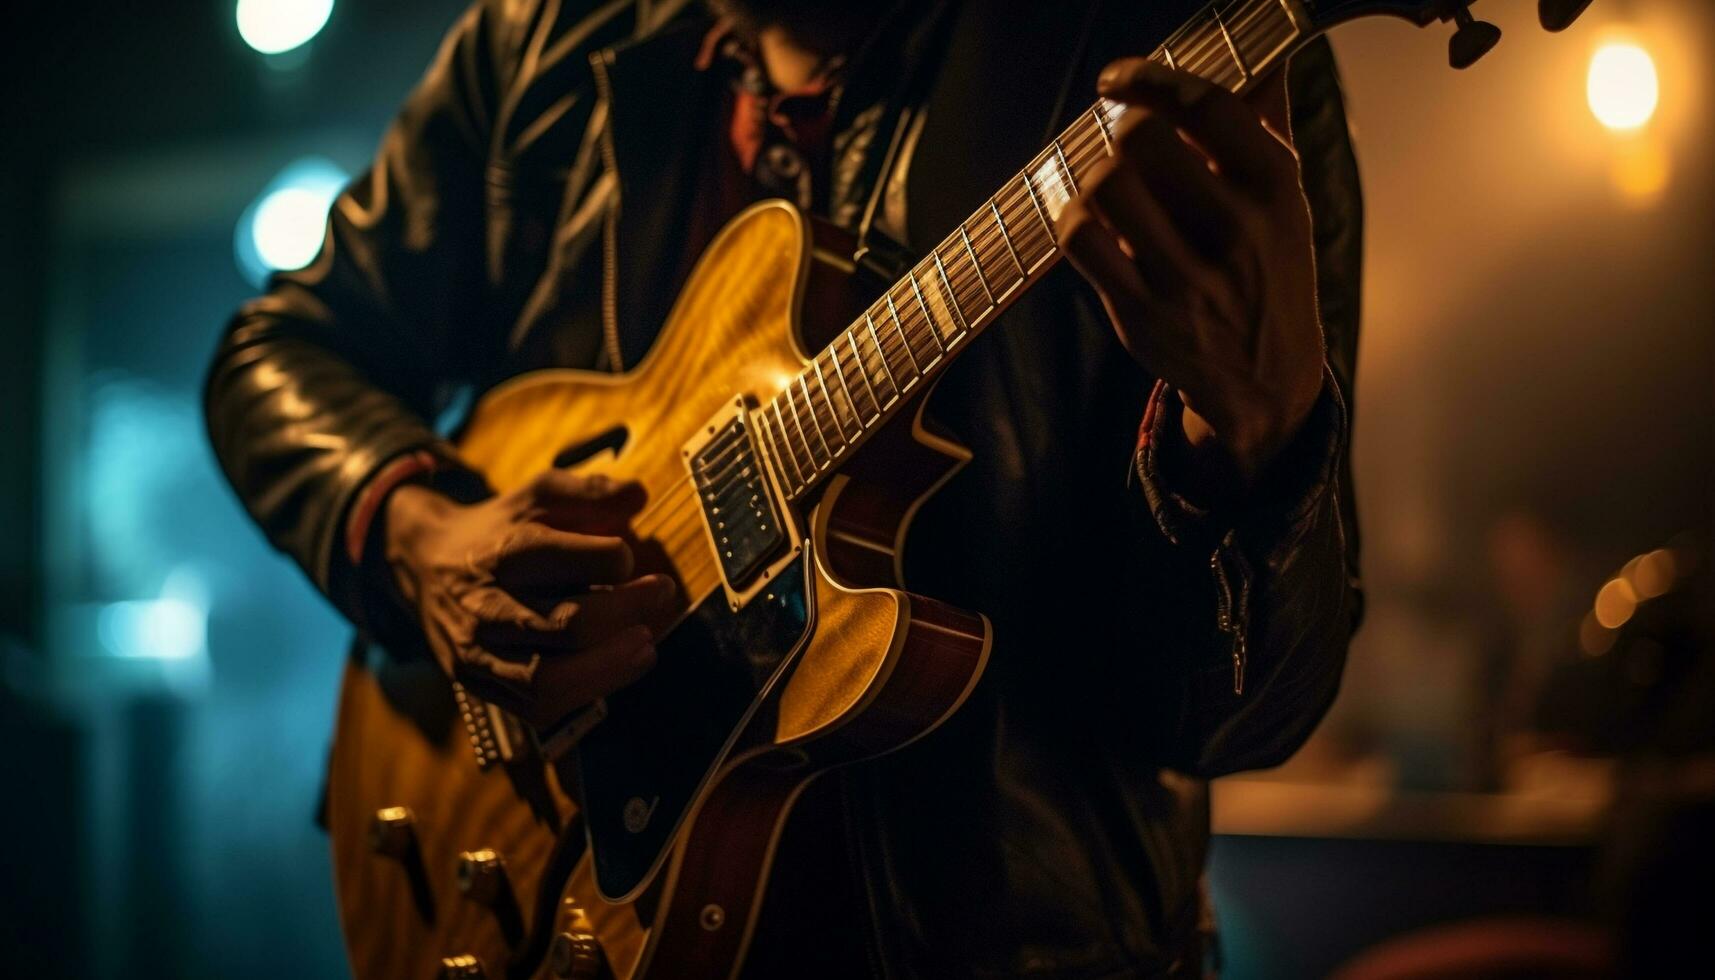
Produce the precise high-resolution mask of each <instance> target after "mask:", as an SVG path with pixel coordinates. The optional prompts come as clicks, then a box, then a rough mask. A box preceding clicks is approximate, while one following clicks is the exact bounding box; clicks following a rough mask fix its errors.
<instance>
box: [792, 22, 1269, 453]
mask: <svg viewBox="0 0 1715 980" xmlns="http://www.w3.org/2000/svg"><path fill="white" fill-rule="evenodd" d="M1208 9H1213V8H1208ZM1236 9H1237V11H1238V16H1237V17H1236V18H1235V17H1234V15H1233V10H1229V11H1228V12H1227V14H1226V16H1227V18H1228V19H1229V22H1228V24H1227V28H1228V30H1229V31H1235V32H1236V35H1237V37H1238V38H1245V30H1246V28H1249V27H1252V26H1254V25H1255V24H1256V23H1257V21H1258V19H1259V18H1261V17H1262V15H1263V14H1265V13H1269V12H1274V11H1281V10H1282V8H1280V7H1279V6H1278V0H1261V2H1260V3H1257V2H1245V3H1244V5H1243V6H1241V7H1237V8H1236ZM1282 13H1284V12H1283V11H1282ZM1208 23H1209V25H1212V26H1213V27H1214V29H1208V28H1206V29H1205V30H1204V31H1203V32H1202V33H1203V34H1204V38H1203V42H1204V43H1202V44H1200V45H1198V46H1196V47H1195V48H1193V49H1192V50H1191V53H1189V54H1186V53H1183V52H1182V53H1181V54H1180V55H1179V56H1178V58H1177V59H1176V60H1178V61H1180V63H1182V64H1185V65H1187V67H1188V68H1194V67H1195V66H1196V65H1197V63H1200V62H1202V61H1204V60H1206V59H1211V58H1213V59H1218V64H1220V65H1222V66H1228V67H1235V68H1236V65H1235V63H1234V62H1233V61H1232V52H1231V51H1230V50H1228V51H1225V55H1224V56H1223V55H1222V53H1221V52H1222V51H1223V50H1224V49H1225V47H1226V44H1225V39H1224V38H1223V37H1222V36H1221V34H1220V33H1219V30H1218V25H1216V22H1215V21H1213V20H1212V19H1211V20H1210V21H1209V22H1208ZM1272 24H1273V29H1274V33H1273V34H1269V35H1265V36H1264V41H1265V43H1272V44H1273V45H1274V47H1273V49H1272V50H1273V51H1278V50H1279V49H1280V47H1281V46H1283V45H1284V44H1286V43H1289V42H1290V40H1291V39H1292V38H1293V37H1294V36H1295V35H1296V34H1297V31H1296V28H1295V26H1294V25H1293V24H1292V23H1291V21H1290V20H1289V19H1287V18H1286V17H1284V16H1281V17H1277V18H1275V19H1274V21H1273V22H1272ZM1245 40H1246V41H1247V43H1246V44H1245V46H1246V47H1249V46H1250V44H1249V43H1248V38H1245ZM1169 43H1170V44H1171V41H1170V42H1169ZM1259 67H1266V66H1259ZM1249 70H1250V71H1253V72H1254V71H1255V68H1250V69H1249ZM1244 77H1245V73H1244V72H1243V71H1241V72H1240V73H1239V75H1238V77H1236V78H1235V79H1234V81H1235V82H1239V83H1242V81H1243V79H1244ZM1098 105H1099V104H1098ZM1104 115H1106V114H1105V113H1104ZM1087 116H1088V113H1086V114H1085V115H1083V116H1080V117H1079V122H1077V123H1074V127H1077V126H1080V125H1084V124H1085V123H1087ZM1067 132H1068V133H1072V132H1073V127H1069V128H1068V130H1067ZM1076 136H1077V140H1078V143H1083V144H1089V145H1094V143H1096V142H1103V143H1105V142H1106V141H1105V140H1102V139H1101V134H1100V133H1099V132H1091V131H1090V129H1089V127H1088V126H1087V125H1084V131H1083V132H1079V133H1077V134H1076ZM1061 149H1062V153H1063V155H1064V156H1065V157H1066V158H1067V161H1066V162H1067V164H1068V168H1067V169H1070V170H1073V171H1074V178H1075V177H1076V173H1075V171H1077V170H1079V169H1081V168H1082V167H1083V165H1084V161H1083V160H1082V149H1083V147H1081V146H1079V145H1078V144H1068V143H1065V142H1063V143H1062V144H1061ZM1045 155H1046V154H1045V153H1044V154H1039V155H1038V158H1037V160H1038V161H1041V162H1040V163H1038V162H1037V161H1033V162H1032V166H1031V168H1030V171H1029V172H1040V171H1041V170H1042V169H1043V168H1044V167H1046V166H1047V165H1048V164H1049V163H1050V161H1048V160H1042V157H1043V156H1045ZM1020 178H1022V174H1020V175H1019V178H1015V180H1016V179H1020ZM1011 183H1012V181H1009V182H1008V185H1009V186H1008V187H1007V188H1006V189H1005V190H1003V192H1002V193H1009V192H1010V194H1011V195H1012V198H1011V202H1009V204H1008V207H1007V209H1006V211H1007V212H1014V211H1016V212H1018V213H1012V214H1011V216H1012V217H1013V218H1014V219H1017V218H1018V217H1020V216H1021V214H1022V216H1023V217H1025V218H1028V217H1029V216H1030V215H1029V209H1028V208H1027V204H1028V199H1021V198H1019V197H1018V194H1017V191H1016V190H1015V189H1013V188H1011V187H1010V184H1011ZM999 196H1000V195H998V194H997V195H996V197H999ZM969 220H970V219H967V222H968V221H969ZM1003 220H1004V219H1003ZM995 234H999V232H998V229H997V230H995V231H992V232H991V231H988V230H987V227H986V226H979V235H978V236H977V241H979V242H981V241H982V240H983V238H984V237H985V235H995ZM1031 238H1032V243H1033V242H1035V241H1036V240H1037V239H1036V236H1035V228H1034V226H1032V228H1031ZM1016 243H1017V242H1016V241H1015V244H1016ZM1026 244H1030V243H1026ZM1050 247H1052V246H1050ZM942 250H951V251H952V252H953V256H954V258H953V261H952V262H951V263H944V264H943V265H944V268H943V269H934V268H930V267H927V260H925V263H920V264H919V266H916V267H913V268H912V270H911V275H912V276H915V277H916V278H917V279H918V280H919V281H920V283H921V282H927V283H928V284H929V286H930V289H931V291H939V287H937V286H936V285H935V278H936V275H937V274H942V273H944V275H945V277H946V279H947V280H948V285H949V286H950V287H951V288H952V290H953V295H952V296H951V297H950V298H951V300H952V302H953V305H952V307H951V308H950V311H951V312H953V313H954V315H955V316H956V317H957V318H958V319H959V320H961V321H964V322H966V323H968V322H969V321H968V318H967V317H966V316H965V314H964V310H963V307H962V306H961V305H959V304H958V294H960V293H966V294H969V293H972V292H973V291H974V286H975V283H974V282H973V281H972V280H973V278H974V277H975V273H974V272H968V271H966V269H965V266H967V265H968V264H969V263H968V262H965V261H964V260H962V259H960V258H959V254H958V250H957V248H956V247H955V246H954V242H953V240H952V238H951V237H949V238H948V239H945V240H943V241H942V242H941V243H940V244H939V245H938V246H937V247H936V249H935V252H936V253H939V252H941V251H942ZM909 282H910V280H909V279H905V280H901V281H899V282H897V283H895V284H893V286H891V287H890V288H889V289H888V290H887V291H886V293H885V294H884V299H883V300H882V301H878V303H877V304H874V305H872V306H871V307H870V309H869V310H868V311H867V313H868V316H869V317H870V318H872V319H874V318H879V320H880V323H886V322H887V320H889V319H893V320H894V321H895V322H896V323H897V325H898V328H899V329H898V332H899V333H900V334H901V338H900V339H899V340H897V341H895V340H894V339H893V337H894V333H893V332H892V331H889V332H887V333H885V334H883V335H882V336H881V343H880V344H879V345H877V344H876V343H871V344H870V345H869V346H870V347H872V348H874V349H875V350H876V355H877V359H878V360H881V361H882V362H883V363H884V364H885V365H886V366H887V367H888V369H889V372H890V373H892V368H893V365H894V362H895V360H896V358H890V357H889V355H898V354H904V355H905V357H906V359H907V361H915V360H916V359H917V356H916V350H915V349H914V348H913V346H912V344H911V341H912V340H916V341H918V345H919V346H926V345H924V344H922V341H923V339H924V335H925V334H928V335H929V336H928V339H929V341H930V342H932V343H934V344H935V345H936V349H934V350H931V351H930V352H929V355H930V356H929V357H928V358H927V359H928V360H930V361H933V360H935V355H937V354H938V353H939V350H940V348H942V347H944V346H945V343H944V342H943V340H942V338H946V337H950V338H952V340H953V342H954V343H956V342H957V341H958V339H959V338H960V336H961V335H962V334H963V333H964V331H960V330H955V331H953V332H952V333H950V334H948V333H943V332H941V331H939V330H935V329H934V328H933V321H932V320H930V321H929V322H925V317H924V316H921V315H920V313H921V312H922V311H920V310H918V309H915V308H913V307H912V305H911V302H910V300H911V299H912V297H910V296H907V297H906V298H905V301H904V302H900V299H901V298H900V297H899V296H897V295H895V293H897V292H898V291H900V290H901V289H903V288H904V287H905V286H906V285H908V284H909ZM1007 288H1012V287H1011V286H1009V287H1007ZM888 298H891V299H893V300H894V303H895V309H897V307H899V306H904V307H905V308H906V310H907V313H906V315H905V317H904V318H900V317H898V316H897V315H896V314H895V312H894V310H892V309H890V310H886V311H884V310H883V309H882V304H883V303H885V301H886V299H888ZM985 314H986V311H985ZM982 315H983V314H980V315H979V318H980V317H981V316H982ZM866 325H867V324H866ZM878 326H879V324H878ZM954 326H957V324H955V325H954ZM857 336H859V334H858V333H857V332H856V331H855V324H854V326H853V327H848V328H847V329H846V330H845V331H842V333H841V334H840V335H838V336H837V337H836V338H835V340H834V342H833V343H832V344H830V345H829V346H828V347H826V348H824V349H823V350H821V351H818V352H817V354H816V356H815V357H813V358H812V359H811V362H810V364H809V365H808V366H807V367H806V369H805V372H804V375H803V378H802V380H801V381H800V383H799V384H798V387H799V388H800V389H801V390H802V393H803V394H802V397H803V400H804V403H805V406H806V407H807V408H808V409H809V410H810V414H811V417H812V421H813V422H814V423H815V426H814V427H815V428H816V429H817V430H818V435H819V437H820V439H822V440H827V439H828V438H829V436H828V433H829V432H830V430H831V431H832V432H833V438H834V440H835V441H837V442H838V443H840V446H841V449H840V450H839V451H843V450H844V447H845V446H847V445H849V442H850V440H848V439H847V437H846V435H845V432H846V428H847V427H846V426H845V425H844V424H843V422H844V421H845V420H847V419H848V418H849V419H850V421H851V423H852V427H853V428H855V429H857V430H858V431H859V432H860V438H861V432H862V431H863V430H864V429H865V428H866V426H865V424H864V423H863V422H862V421H861V420H860V419H859V418H858V415H857V411H856V409H857V405H856V401H855V399H852V398H851V397H850V393H849V392H848V393H847V403H848V407H849V408H850V409H852V411H850V412H847V413H841V411H840V409H839V405H838V402H837V401H836V400H835V399H834V397H833V393H832V391H831V390H830V389H829V388H828V387H827V385H826V383H825V378H819V379H818V383H817V385H816V386H814V387H812V386H810V385H809V384H808V380H809V378H808V375H809V374H810V373H811V372H812V371H813V370H814V369H815V368H816V367H818V366H819V365H820V362H821V360H822V358H823V357H824V355H827V356H829V359H830V361H832V360H833V359H834V358H833V356H832V354H830V352H831V351H832V352H835V353H837V347H838V345H839V344H840V343H841V342H842V341H845V342H847V344H848V346H850V345H851V341H852V340H854V339H856V337H857ZM858 351H859V357H858V360H859V361H860V366H861V367H862V368H863V370H864V371H865V373H866V377H865V379H864V380H868V381H871V383H872V384H873V383H874V382H877V381H880V380H882V379H881V377H880V376H879V375H875V372H873V371H872V370H871V369H870V364H869V359H868V358H867V357H866V356H863V355H862V351H861V347H860V348H859V349H858ZM903 369H904V365H903V364H901V365H900V373H903ZM911 374H912V375H914V376H915V377H912V378H910V379H908V381H907V384H906V385H897V384H891V385H889V387H891V388H893V389H894V395H890V404H891V400H892V398H893V397H895V396H896V395H897V394H898V393H899V389H901V388H904V387H907V386H909V385H910V384H911V383H912V382H913V381H915V380H917V378H918V377H922V376H923V372H921V371H915V370H914V371H912V372H911ZM794 380H795V381H798V380H799V379H798V378H795V379H794ZM817 388H821V389H822V390H823V392H824V394H823V396H822V398H821V399H820V400H819V401H820V403H821V405H822V406H824V407H823V408H822V409H818V408H817V403H818V399H817V397H816V389H817ZM782 397H784V399H785V401H786V404H785V405H784V406H782V407H781V411H782V414H783V415H784V414H785V413H787V412H790V413H791V414H792V415H793V417H794V419H795V421H802V419H801V418H799V413H798V412H797V407H796V404H795V402H796V400H797V399H796V397H795V396H793V395H792V393H791V390H790V388H787V389H786V390H785V391H783V392H782V393H781V394H780V395H777V396H775V399H774V400H775V401H779V400H780V399H781V398H782ZM872 404H875V402H874V401H873V399H872ZM824 413H826V414H830V415H831V416H832V418H831V420H829V419H824V418H823V417H822V416H823V414H824ZM871 424H873V422H872V423H871ZM784 435H785V436H786V439H785V441H786V442H787V443H789V444H791V445H792V446H793V447H794V448H797V444H796V442H795V441H794V440H792V439H791V438H790V433H789V432H788V433H784ZM829 445H830V446H831V445H832V443H830V444H829ZM802 448H803V450H804V451H803V452H802V453H796V452H795V453H794V456H795V457H797V461H802V460H804V459H808V461H809V466H808V470H809V471H810V472H811V473H815V472H818V471H819V470H820V469H821V468H822V464H821V462H820V461H819V456H818V454H817V453H816V452H815V449H814V444H808V445H805V446H803V447H802ZM839 451H830V452H828V453H826V454H824V455H826V456H827V458H828V461H829V462H832V460H833V458H834V457H835V456H836V455H837V454H838V452H839ZM798 468H799V470H800V471H803V470H804V469H805V467H804V466H799V467H798ZM800 482H802V481H800Z"/></svg>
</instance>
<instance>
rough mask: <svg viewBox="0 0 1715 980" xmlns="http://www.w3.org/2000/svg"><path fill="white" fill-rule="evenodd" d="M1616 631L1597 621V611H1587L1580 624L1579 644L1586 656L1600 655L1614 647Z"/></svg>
mask: <svg viewBox="0 0 1715 980" xmlns="http://www.w3.org/2000/svg"><path fill="white" fill-rule="evenodd" d="M1614 638H1615V634H1614V631H1613V630H1611V629H1608V628H1607V627H1606V626H1603V625H1602V624H1601V623H1598V622H1596V614H1595V613H1585V614H1584V621H1583V622H1581V623H1579V624H1578V646H1579V648H1580V649H1582V650H1583V651H1584V653H1585V655H1586V656H1590V657H1600V656H1601V655H1602V654H1604V653H1607V652H1608V651H1609V650H1612V649H1613V648H1614Z"/></svg>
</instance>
